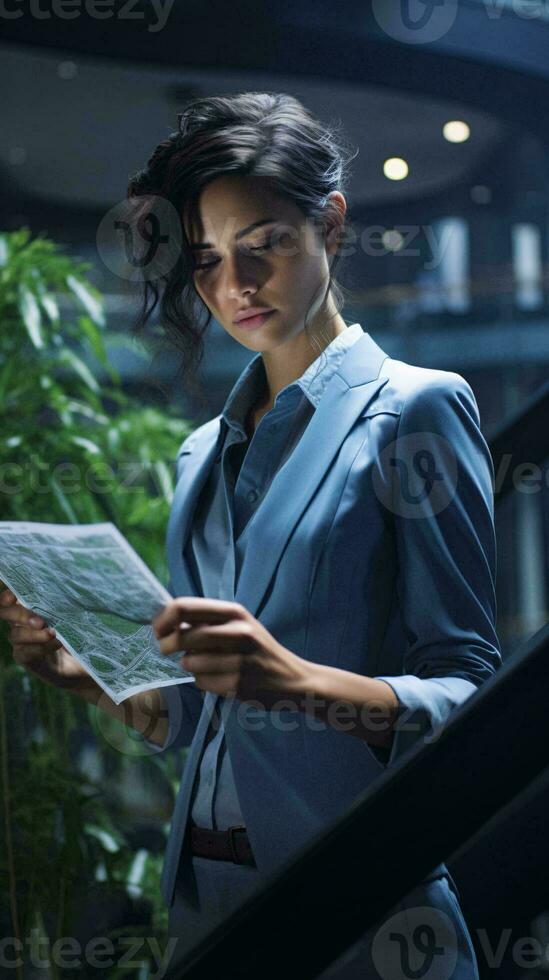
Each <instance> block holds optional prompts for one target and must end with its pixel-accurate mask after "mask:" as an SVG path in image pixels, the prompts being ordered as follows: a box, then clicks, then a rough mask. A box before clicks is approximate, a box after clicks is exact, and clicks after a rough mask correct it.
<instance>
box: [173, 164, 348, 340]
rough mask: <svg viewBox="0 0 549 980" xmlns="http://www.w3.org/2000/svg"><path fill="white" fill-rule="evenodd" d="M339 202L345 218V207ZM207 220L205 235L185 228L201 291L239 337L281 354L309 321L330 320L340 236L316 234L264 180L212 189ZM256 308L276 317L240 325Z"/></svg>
mask: <svg viewBox="0 0 549 980" xmlns="http://www.w3.org/2000/svg"><path fill="white" fill-rule="evenodd" d="M332 196H334V195H332ZM335 196H336V197H338V198H340V201H339V204H340V209H341V207H342V211H341V215H342V217H343V215H344V213H345V199H344V198H343V195H341V194H339V193H338V192H335ZM341 202H343V204H342V206H341ZM199 214H200V225H201V226H200V227H199V228H195V229H191V228H190V227H189V225H188V224H187V223H185V233H186V235H187V239H188V241H189V244H190V245H191V246H192V248H193V253H194V255H195V271H194V275H193V280H194V286H195V289H196V292H197V293H198V294H199V296H200V297H201V299H202V300H203V302H204V303H205V304H206V306H207V307H208V309H209V310H210V312H211V314H212V316H214V317H215V319H216V320H217V321H218V322H219V323H220V324H221V326H222V327H223V328H224V329H225V330H226V331H227V333H229V334H230V335H231V337H234V339H235V340H237V341H238V342H239V343H240V344H243V346H245V347H247V348H249V349H250V350H253V351H268V350H273V349H274V348H276V347H278V346H279V345H280V344H283V343H285V342H286V341H287V340H289V339H290V338H292V337H295V336H296V335H297V334H298V333H300V332H301V331H302V330H303V329H304V326H305V317H306V315H307V314H308V319H307V323H308V324H309V323H311V322H314V317H315V314H317V313H319V314H320V315H322V309H321V307H322V303H323V297H324V294H325V292H326V288H327V285H328V276H329V265H328V255H329V254H330V253H331V252H333V251H335V249H336V247H337V242H336V240H335V238H334V234H333V233H331V234H330V236H329V238H328V240H327V239H326V238H325V237H323V236H322V235H321V234H320V232H319V230H318V229H317V231H316V234H315V229H314V228H313V226H312V224H311V222H309V221H307V220H306V219H305V217H304V216H303V214H302V212H301V211H300V209H299V208H298V207H297V206H295V205H294V204H293V203H292V202H291V201H288V200H286V199H285V198H281V197H279V196H278V195H276V194H275V193H274V192H273V191H272V189H271V188H270V187H269V183H268V181H267V180H265V179H264V178H257V177H242V176H241V175H233V174H231V175H229V176H226V177H219V178H217V179H216V180H214V181H212V182H211V183H210V184H208V185H207V186H206V187H205V189H204V190H203V192H202V194H201V196H200V200H199ZM265 219H268V220H267V221H265ZM258 222H261V224H260V225H258V224H257V223H258ZM250 225H256V227H254V228H249V226H250ZM332 242H333V244H332ZM206 245H207V247H205V246H206ZM198 246H200V247H198ZM252 306H253V307H266V308H268V309H272V310H274V311H275V312H274V313H272V314H271V315H270V316H268V317H267V318H266V319H264V321H263V323H262V324H261V325H260V326H257V327H250V326H248V327H246V326H245V323H246V321H244V323H240V324H239V323H238V322H235V317H236V314H237V313H238V312H239V310H242V309H244V308H246V307H252Z"/></svg>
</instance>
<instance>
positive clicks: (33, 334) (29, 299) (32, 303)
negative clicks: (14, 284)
mask: <svg viewBox="0 0 549 980" xmlns="http://www.w3.org/2000/svg"><path fill="white" fill-rule="evenodd" d="M18 306H19V312H20V313H21V317H22V319H23V323H24V324H25V326H26V328H27V333H28V335H29V337H30V339H31V340H32V343H33V344H34V346H35V347H36V348H37V350H38V349H40V348H41V347H43V346H44V338H43V337H42V330H41V324H42V318H41V316H40V307H39V306H38V303H37V302H36V298H35V296H34V295H33V294H32V293H31V291H30V290H29V289H27V287H26V286H24V285H23V284H22V283H20V284H19V303H18Z"/></svg>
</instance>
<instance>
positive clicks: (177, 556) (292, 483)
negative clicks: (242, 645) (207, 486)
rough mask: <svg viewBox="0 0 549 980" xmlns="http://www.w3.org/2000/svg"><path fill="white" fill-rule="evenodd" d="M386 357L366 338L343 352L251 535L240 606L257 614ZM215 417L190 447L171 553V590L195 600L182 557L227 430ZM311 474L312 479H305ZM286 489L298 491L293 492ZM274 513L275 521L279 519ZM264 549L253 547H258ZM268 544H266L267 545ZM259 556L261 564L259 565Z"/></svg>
mask: <svg viewBox="0 0 549 980" xmlns="http://www.w3.org/2000/svg"><path fill="white" fill-rule="evenodd" d="M387 356H388V355H387V354H386V352H385V351H384V350H382V348H381V347H379V345H378V344H376V342H375V341H374V340H373V338H372V337H371V336H370V334H368V333H366V332H365V333H364V335H363V336H362V337H361V338H360V339H359V340H358V341H356V343H355V344H353V345H352V347H349V349H348V350H347V351H345V354H344V357H343V359H342V361H341V364H340V366H339V369H338V370H337V371H336V372H335V373H334V374H333V375H332V377H331V378H330V380H329V382H328V384H327V385H326V388H325V390H324V392H323V395H322V398H321V399H320V401H319V403H318V407H317V409H316V411H315V413H314V415H313V416H312V418H311V420H310V422H309V424H308V425H307V428H306V429H305V432H304V433H303V436H302V437H301V439H300V440H299V442H298V444H297V446H296V447H295V449H294V451H293V452H292V454H291V456H290V457H289V459H288V460H287V461H286V463H285V464H284V465H283V466H282V467H281V468H280V470H278V472H277V473H276V474H275V476H274V478H273V480H272V482H271V485H270V487H269V489H268V491H267V493H266V495H265V497H264V499H263V501H262V503H261V507H260V508H259V509H258V511H257V512H256V514H255V515H254V517H253V522H254V523H253V530H252V529H250V534H251V538H250V548H249V552H250V560H249V561H248V560H246V559H245V560H244V562H243V565H242V569H241V572H240V577H239V581H238V586H237V589H236V594H235V601H236V602H241V603H242V605H244V606H245V607H246V609H248V610H249V612H250V613H251V614H252V615H253V616H257V615H258V610H259V608H260V605H261V602H262V600H263V598H264V596H265V594H266V592H267V589H268V586H269V583H270V581H271V579H272V576H273V575H274V573H275V571H276V567H277V565H278V562H279V559H280V557H281V555H282V552H283V550H284V546H285V544H286V542H287V541H288V539H289V537H290V535H291V534H292V532H293V529H294V527H295V525H296V524H297V522H298V521H299V518H300V517H301V515H302V513H303V511H304V510H305V508H306V507H307V505H308V503H309V501H310V500H311V498H312V497H313V495H314V494H315V492H316V489H317V487H318V485H319V483H320V481H321V480H322V478H323V476H324V475H325V473H326V470H327V469H328V468H329V466H330V464H331V462H332V460H333V459H334V457H335V456H336V454H337V451H338V449H339V447H340V446H341V444H342V442H343V441H344V439H345V437H346V436H347V433H348V432H349V430H350V429H351V427H352V426H353V424H354V423H355V421H356V420H357V418H358V417H359V416H360V415H361V414H362V412H363V411H364V409H365V408H366V406H367V405H368V403H369V402H370V401H371V400H372V399H373V398H374V397H375V395H377V393H378V391H379V390H380V388H382V387H383V385H384V384H385V383H386V382H387V380H388V377H387V376H384V377H380V371H381V366H382V364H383V361H384V360H385V359H386V358H387ZM220 420H221V415H217V416H216V417H215V418H213V419H211V420H210V421H209V422H207V423H206V424H205V425H204V426H202V427H201V430H200V436H199V437H197V439H196V440H195V441H194V442H193V441H192V440H191V441H190V444H189V445H188V447H187V449H186V450H185V452H186V453H187V454H188V456H187V457H186V459H185V465H184V466H183V467H182V473H181V476H180V478H179V480H178V483H177V486H176V489H175V492H174V497H173V501H172V508H171V513H170V519H169V522H168V529H167V539H166V547H167V552H168V561H169V567H170V577H171V581H172V586H173V587H174V589H175V591H176V594H177V595H196V594H197V593H196V587H195V584H194V582H193V580H192V577H191V575H190V571H189V568H188V565H187V562H186V560H185V557H184V548H185V544H186V541H187V537H188V534H189V531H190V526H191V519H192V515H193V512H194V509H195V506H196V503H197V500H198V495H199V493H200V490H201V489H202V487H203V486H204V483H205V481H206V479H207V477H208V475H209V473H210V471H211V469H212V466H213V464H214V460H215V457H216V454H217V451H218V448H219V442H220V437H221V435H222V427H221V424H220ZM304 473H306V474H307V477H306V479H303V474H304ZM288 487H291V488H292V492H291V493H288ZM273 515H276V520H273ZM254 540H257V542H258V547H257V548H254V546H253V541H254ZM266 543H267V546H266ZM254 553H259V554H261V561H260V562H256V561H254V560H253V556H254Z"/></svg>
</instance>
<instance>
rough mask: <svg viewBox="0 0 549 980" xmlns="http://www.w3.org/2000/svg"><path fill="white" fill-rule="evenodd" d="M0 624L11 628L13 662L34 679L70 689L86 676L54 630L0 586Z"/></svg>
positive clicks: (9, 636) (9, 635) (9, 590)
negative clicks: (6, 624) (37, 678)
mask: <svg viewBox="0 0 549 980" xmlns="http://www.w3.org/2000/svg"><path fill="white" fill-rule="evenodd" d="M0 589H1V591H0V620H5V621H6V622H7V623H9V624H10V632H9V634H8V640H9V642H10V644H11V646H12V650H13V659H14V660H15V662H16V663H17V664H19V665H20V666H21V667H24V668H25V669H26V670H28V671H29V672H30V673H31V674H34V676H35V677H39V678H40V679H41V680H43V681H46V683H48V684H53V686H54V687H70V686H71V684H72V683H75V682H76V681H78V680H80V679H81V678H82V675H83V674H85V671H84V668H83V667H82V666H81V665H80V664H79V663H78V662H77V660H75V658H74V657H73V656H72V654H71V653H70V652H69V651H68V650H67V649H66V648H65V647H64V646H63V645H62V643H60V642H59V640H58V639H57V637H56V635H55V630H54V629H52V628H51V627H47V626H46V624H45V622H44V620H43V618H42V617H41V616H37V615H36V613H33V612H32V611H31V610H30V609H27V608H26V606H23V605H21V603H20V602H18V601H17V598H16V596H15V595H14V593H13V592H12V591H11V589H7V588H5V587H4V586H3V584H2V583H0Z"/></svg>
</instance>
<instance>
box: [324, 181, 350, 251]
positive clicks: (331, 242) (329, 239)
mask: <svg viewBox="0 0 549 980" xmlns="http://www.w3.org/2000/svg"><path fill="white" fill-rule="evenodd" d="M328 200H329V204H328V207H327V210H326V217H325V227H326V232H325V242H326V251H327V253H328V255H332V254H333V253H335V252H337V250H338V248H339V245H340V235H341V231H342V229H343V227H344V225H345V213H346V211H347V202H346V200H345V198H344V197H343V194H342V193H341V191H332V192H331V194H329V195H328Z"/></svg>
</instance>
